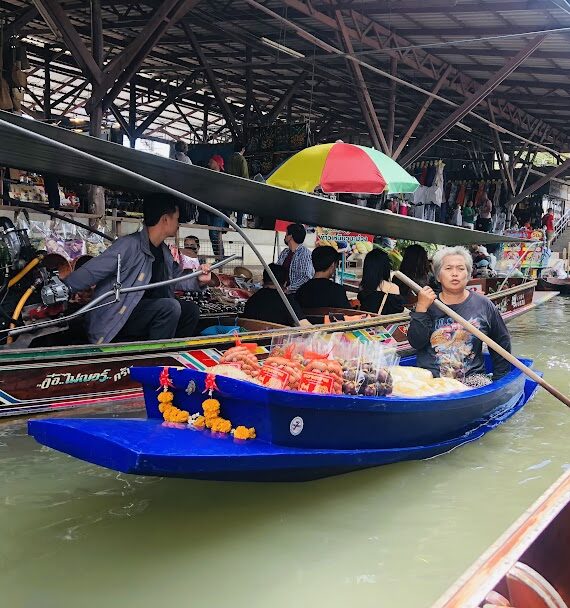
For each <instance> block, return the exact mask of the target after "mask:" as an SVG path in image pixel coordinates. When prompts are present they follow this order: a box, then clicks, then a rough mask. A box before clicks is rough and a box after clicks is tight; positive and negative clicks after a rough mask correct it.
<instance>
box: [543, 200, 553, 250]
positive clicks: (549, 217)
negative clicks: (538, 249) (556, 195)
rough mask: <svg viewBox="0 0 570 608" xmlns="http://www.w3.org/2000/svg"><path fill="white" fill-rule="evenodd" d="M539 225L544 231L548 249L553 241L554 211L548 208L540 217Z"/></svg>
mask: <svg viewBox="0 0 570 608" xmlns="http://www.w3.org/2000/svg"><path fill="white" fill-rule="evenodd" d="M541 224H542V226H543V228H545V230H546V242H547V245H548V247H549V248H550V245H551V244H552V239H554V209H552V207H550V208H549V209H548V211H547V212H546V213H545V214H544V215H543V216H542V221H541Z"/></svg>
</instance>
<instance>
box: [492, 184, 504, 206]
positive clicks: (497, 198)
mask: <svg viewBox="0 0 570 608" xmlns="http://www.w3.org/2000/svg"><path fill="white" fill-rule="evenodd" d="M501 187H502V184H501V182H497V185H496V187H495V195H494V196H493V205H494V206H495V207H498V206H499V203H500V202H501Z"/></svg>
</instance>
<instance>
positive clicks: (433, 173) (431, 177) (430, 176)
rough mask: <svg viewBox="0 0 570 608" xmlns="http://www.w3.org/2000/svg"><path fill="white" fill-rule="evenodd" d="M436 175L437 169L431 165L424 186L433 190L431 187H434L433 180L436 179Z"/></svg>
mask: <svg viewBox="0 0 570 608" xmlns="http://www.w3.org/2000/svg"><path fill="white" fill-rule="evenodd" d="M436 173H437V167H436V166H435V165H433V164H430V165H429V166H428V167H427V171H426V178H425V182H424V186H427V187H428V188H431V186H432V185H433V180H434V179H435V176H436Z"/></svg>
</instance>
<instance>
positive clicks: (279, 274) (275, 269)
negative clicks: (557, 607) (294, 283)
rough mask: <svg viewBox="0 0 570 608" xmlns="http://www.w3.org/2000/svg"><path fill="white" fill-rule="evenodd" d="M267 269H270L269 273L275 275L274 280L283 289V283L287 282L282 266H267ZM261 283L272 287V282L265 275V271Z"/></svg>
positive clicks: (285, 272)
mask: <svg viewBox="0 0 570 608" xmlns="http://www.w3.org/2000/svg"><path fill="white" fill-rule="evenodd" d="M269 268H270V269H271V272H272V273H273V274H274V275H275V278H276V279H277V281H278V282H279V285H281V287H283V286H284V285H285V283H286V282H287V271H286V270H285V268H283V266H281V265H279V264H269ZM263 283H264V284H267V283H270V284H272V285H273V281H272V280H271V279H270V277H269V275H268V274H267V270H264V271H263Z"/></svg>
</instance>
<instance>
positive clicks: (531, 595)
mask: <svg viewBox="0 0 570 608" xmlns="http://www.w3.org/2000/svg"><path fill="white" fill-rule="evenodd" d="M495 606H511V607H513V608H570V470H568V471H566V472H565V473H564V474H563V475H562V476H561V477H560V478H559V479H558V480H557V481H556V482H555V483H554V484H552V486H550V488H549V489H548V490H547V491H546V492H545V493H544V494H543V495H542V496H541V497H540V498H539V499H538V500H537V501H536V502H535V503H534V505H532V507H531V508H530V509H528V511H526V513H524V515H522V516H521V517H520V518H519V519H518V520H517V521H516V522H515V523H514V524H513V525H512V526H511V527H510V528H509V529H508V530H507V531H506V532H505V533H504V534H503V535H502V536H501V538H499V539H498V540H497V541H496V542H495V543H493V545H491V547H489V549H488V550H487V551H486V552H485V553H484V554H483V555H482V556H481V557H480V558H479V559H478V560H477V561H476V562H475V564H473V566H472V567H471V568H470V569H469V570H468V571H467V572H466V573H465V574H464V575H463V576H462V577H461V578H460V579H459V580H458V581H457V582H456V583H455V584H454V585H453V586H452V587H451V588H450V589H448V591H447V592H446V593H445V594H444V596H443V597H442V598H441V599H440V600H439V601H438V602H436V604H435V605H434V606H433V608H479V607H484V608H492V607H495Z"/></svg>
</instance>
